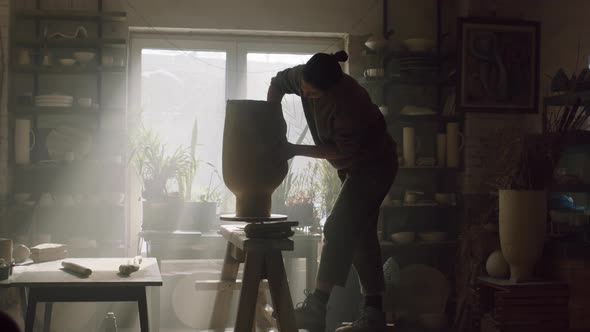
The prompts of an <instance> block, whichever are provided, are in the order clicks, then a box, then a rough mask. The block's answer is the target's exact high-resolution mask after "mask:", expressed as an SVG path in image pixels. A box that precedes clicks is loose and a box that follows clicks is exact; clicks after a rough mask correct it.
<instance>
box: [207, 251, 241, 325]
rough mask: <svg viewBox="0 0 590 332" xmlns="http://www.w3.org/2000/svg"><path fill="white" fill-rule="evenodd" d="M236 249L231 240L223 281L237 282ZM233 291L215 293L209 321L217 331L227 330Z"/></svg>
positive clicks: (224, 261)
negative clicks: (234, 255)
mask: <svg viewBox="0 0 590 332" xmlns="http://www.w3.org/2000/svg"><path fill="white" fill-rule="evenodd" d="M234 251H235V248H234V245H233V244H232V243H231V242H228V243H227V246H226V250H225V258H224V260H223V266H222V267H221V281H229V282H233V283H235V282H236V278H237V277H238V269H239V267H240V262H239V261H238V260H237V259H235V258H234V257H233V255H232V253H233V252H234ZM232 289H233V288H232ZM232 292H233V291H218V292H217V294H216V295H215V303H214V304H213V314H212V315H211V321H210V322H209V327H210V328H212V329H215V331H225V327H226V325H227V321H228V319H229V309H230V305H231V299H232V295H233V294H232Z"/></svg>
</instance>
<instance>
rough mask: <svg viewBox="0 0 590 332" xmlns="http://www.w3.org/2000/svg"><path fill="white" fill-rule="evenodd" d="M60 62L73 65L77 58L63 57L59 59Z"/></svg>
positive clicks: (63, 64) (64, 64)
mask: <svg viewBox="0 0 590 332" xmlns="http://www.w3.org/2000/svg"><path fill="white" fill-rule="evenodd" d="M59 63H60V64H61V65H62V66H73V65H74V64H76V59H72V58H62V59H59Z"/></svg>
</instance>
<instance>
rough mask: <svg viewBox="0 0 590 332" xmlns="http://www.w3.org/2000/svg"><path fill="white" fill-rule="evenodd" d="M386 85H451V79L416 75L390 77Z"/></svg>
mask: <svg viewBox="0 0 590 332" xmlns="http://www.w3.org/2000/svg"><path fill="white" fill-rule="evenodd" d="M387 85H390V86H392V85H433V86H440V85H453V82H452V80H451V79H440V78H439V79H436V78H417V77H391V78H389V80H387Z"/></svg>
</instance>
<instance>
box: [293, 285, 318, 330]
mask: <svg viewBox="0 0 590 332" xmlns="http://www.w3.org/2000/svg"><path fill="white" fill-rule="evenodd" d="M303 293H304V294H305V300H304V301H303V302H300V303H297V305H296V306H295V322H296V325H297V328H298V329H305V330H308V331H311V332H323V331H324V330H325V329H326V305H325V304H323V303H322V302H321V301H320V300H319V299H318V298H317V297H316V296H315V295H313V293H312V292H311V291H310V290H308V289H306V290H304V291H303Z"/></svg>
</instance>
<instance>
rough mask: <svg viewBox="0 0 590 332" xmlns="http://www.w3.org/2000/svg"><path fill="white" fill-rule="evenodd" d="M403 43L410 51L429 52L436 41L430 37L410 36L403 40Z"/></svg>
mask: <svg viewBox="0 0 590 332" xmlns="http://www.w3.org/2000/svg"><path fill="white" fill-rule="evenodd" d="M404 44H405V45H406V47H407V48H408V50H409V51H411V52H429V51H432V49H433V48H434V46H435V45H436V43H435V42H434V40H432V39H426V38H410V39H406V40H404Z"/></svg>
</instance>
